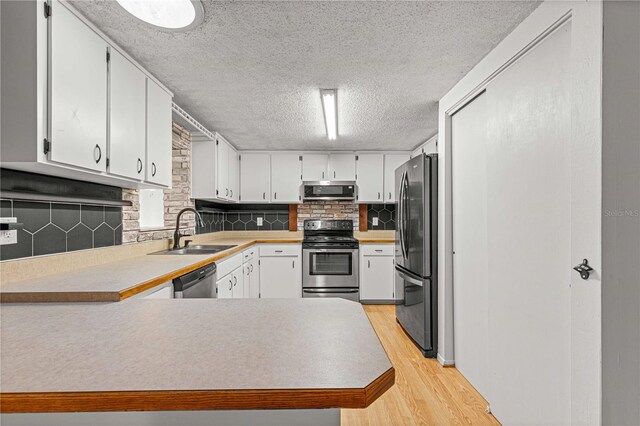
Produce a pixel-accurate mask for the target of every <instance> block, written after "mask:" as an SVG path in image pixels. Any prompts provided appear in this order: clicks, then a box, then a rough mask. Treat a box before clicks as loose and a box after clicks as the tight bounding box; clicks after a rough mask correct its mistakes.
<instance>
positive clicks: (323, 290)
mask: <svg viewBox="0 0 640 426" xmlns="http://www.w3.org/2000/svg"><path fill="white" fill-rule="evenodd" d="M358 291H360V290H359V289H357V288H351V289H332V288H313V289H306V288H305V289H303V290H302V292H303V293H317V294H320V293H322V294H333V293H342V294H344V293H357V292H358Z"/></svg>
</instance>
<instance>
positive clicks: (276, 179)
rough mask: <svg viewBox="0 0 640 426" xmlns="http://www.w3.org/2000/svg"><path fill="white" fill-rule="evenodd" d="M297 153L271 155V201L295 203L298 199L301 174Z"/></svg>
mask: <svg viewBox="0 0 640 426" xmlns="http://www.w3.org/2000/svg"><path fill="white" fill-rule="evenodd" d="M300 163H301V161H300V157H299V155H298V154H272V155H271V201H272V202H274V203H297V202H299V201H300V185H301V184H302V180H301V178H302V176H301V171H300Z"/></svg>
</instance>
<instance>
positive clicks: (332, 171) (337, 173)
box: [329, 154, 356, 180]
mask: <svg viewBox="0 0 640 426" xmlns="http://www.w3.org/2000/svg"><path fill="white" fill-rule="evenodd" d="M329 180H356V155H355V154H331V155H330V156H329Z"/></svg>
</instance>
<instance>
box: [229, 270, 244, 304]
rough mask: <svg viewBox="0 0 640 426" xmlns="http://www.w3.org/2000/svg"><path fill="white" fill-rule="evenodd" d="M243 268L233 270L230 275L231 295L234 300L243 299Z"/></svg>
mask: <svg viewBox="0 0 640 426" xmlns="http://www.w3.org/2000/svg"><path fill="white" fill-rule="evenodd" d="M243 271H244V269H243V267H242V266H241V267H239V268H237V269H235V270H234V271H233V272H232V273H231V274H230V275H231V280H232V285H233V288H232V293H233V298H234V299H242V298H243V297H244V275H243Z"/></svg>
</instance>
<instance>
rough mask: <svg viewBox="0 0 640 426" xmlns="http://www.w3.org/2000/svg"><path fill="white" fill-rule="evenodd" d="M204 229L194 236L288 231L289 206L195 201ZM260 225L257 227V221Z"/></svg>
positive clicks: (199, 227) (197, 231)
mask: <svg viewBox="0 0 640 426" xmlns="http://www.w3.org/2000/svg"><path fill="white" fill-rule="evenodd" d="M196 210H198V212H199V213H200V216H202V220H203V222H204V227H201V226H197V227H196V234H204V233H207V232H220V231H286V230H287V229H289V206H288V205H286V204H282V205H275V204H266V205H264V204H263V205H261V204H255V205H250V204H220V203H211V202H206V201H199V200H198V201H196ZM259 219H262V225H260V226H258V220H259Z"/></svg>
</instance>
